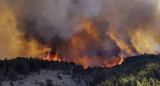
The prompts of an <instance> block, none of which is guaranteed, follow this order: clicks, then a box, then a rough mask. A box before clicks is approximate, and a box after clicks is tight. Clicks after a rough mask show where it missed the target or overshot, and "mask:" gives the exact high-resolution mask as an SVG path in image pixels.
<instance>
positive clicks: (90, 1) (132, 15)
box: [0, 0, 160, 68]
mask: <svg viewBox="0 0 160 86" xmlns="http://www.w3.org/2000/svg"><path fill="white" fill-rule="evenodd" d="M159 14H160V1H159V0H133V1H128V0H119V1H116V0H110V1H109V0H65V1H64V0H63V1H62V0H47V1H44V0H32V1H26V0H14V1H10V0H5V1H4V0H0V19H1V20H0V38H1V39H2V40H1V42H0V47H1V48H0V52H1V53H2V54H1V57H3V58H5V57H16V56H25V57H28V56H33V57H40V58H43V59H44V60H57V61H68V62H75V63H76V64H81V65H83V66H84V67H85V68H86V67H89V66H90V67H93V66H104V67H111V66H114V65H117V64H121V63H122V62H123V59H125V57H128V56H133V55H138V54H143V53H149V54H151V53H153V54H157V53H160V34H159V33H160V29H159V23H160V17H159ZM4 38H5V39H4ZM3 58H2V59H3Z"/></svg>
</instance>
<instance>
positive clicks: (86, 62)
mask: <svg viewBox="0 0 160 86" xmlns="http://www.w3.org/2000/svg"><path fill="white" fill-rule="evenodd" d="M43 60H48V61H58V62H61V61H63V62H68V63H70V62H74V63H75V64H77V65H82V66H83V68H84V69H87V68H88V67H93V66H89V65H96V64H97V63H95V64H94V63H93V62H97V61H99V59H97V58H89V57H80V59H75V60H67V59H65V58H64V59H62V58H61V57H60V56H59V53H58V51H56V54H55V55H51V51H50V50H47V54H46V56H45V57H44V58H43ZM108 61H109V60H108ZM123 61H124V55H121V57H120V59H119V60H118V59H114V60H113V59H112V61H111V62H107V61H106V60H105V61H104V65H100V67H113V66H115V65H121V64H122V63H123ZM105 62H106V63H105Z"/></svg>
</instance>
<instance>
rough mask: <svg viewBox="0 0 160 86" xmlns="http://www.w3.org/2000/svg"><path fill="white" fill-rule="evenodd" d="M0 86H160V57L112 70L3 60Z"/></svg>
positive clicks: (138, 58) (141, 58)
mask: <svg viewBox="0 0 160 86" xmlns="http://www.w3.org/2000/svg"><path fill="white" fill-rule="evenodd" d="M0 81H1V85H0V86H17V85H20V86H28V85H30V86H160V55H139V56H133V57H128V58H127V59H125V61H124V62H123V63H122V64H121V65H117V66H114V67H111V68H101V67H94V68H88V69H84V68H83V67H82V66H81V65H76V64H74V63H72V62H69V63H68V62H57V61H46V60H45V61H44V60H41V59H38V58H22V57H17V58H16V59H11V60H7V59H5V60H0Z"/></svg>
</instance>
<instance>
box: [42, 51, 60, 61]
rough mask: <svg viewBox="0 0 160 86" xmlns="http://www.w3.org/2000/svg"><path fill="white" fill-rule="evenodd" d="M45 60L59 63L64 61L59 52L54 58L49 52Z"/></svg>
mask: <svg viewBox="0 0 160 86" xmlns="http://www.w3.org/2000/svg"><path fill="white" fill-rule="evenodd" d="M43 60H49V61H52V60H53V61H59V62H61V61H62V60H61V58H60V57H59V54H58V52H56V54H55V55H54V56H51V51H50V50H48V51H47V55H46V56H45V57H44V58H43Z"/></svg>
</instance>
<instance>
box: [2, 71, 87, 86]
mask: <svg viewBox="0 0 160 86" xmlns="http://www.w3.org/2000/svg"><path fill="white" fill-rule="evenodd" d="M18 77H19V79H18V80H16V81H14V82H11V81H3V82H2V84H1V86H87V84H86V82H85V81H84V80H83V79H80V78H78V77H73V76H72V73H68V72H66V71H62V70H41V71H40V72H39V73H36V72H33V73H31V74H29V75H27V76H18Z"/></svg>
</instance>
